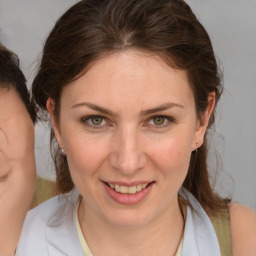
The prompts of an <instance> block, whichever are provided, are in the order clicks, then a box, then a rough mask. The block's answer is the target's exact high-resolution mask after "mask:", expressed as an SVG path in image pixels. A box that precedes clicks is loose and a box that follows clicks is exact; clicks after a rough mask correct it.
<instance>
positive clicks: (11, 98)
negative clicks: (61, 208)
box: [0, 88, 35, 256]
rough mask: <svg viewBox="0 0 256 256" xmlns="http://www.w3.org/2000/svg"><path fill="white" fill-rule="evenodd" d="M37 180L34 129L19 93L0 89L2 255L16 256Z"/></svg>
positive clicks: (0, 223)
mask: <svg viewBox="0 0 256 256" xmlns="http://www.w3.org/2000/svg"><path fill="white" fill-rule="evenodd" d="M34 180H35V159H34V125H33V123H32V121H31V119H30V116H29V114H28V112H27V110H26V108H25V106H24V104H23V102H22V100H21V99H20V97H19V96H18V94H17V93H16V91H15V90H14V89H11V88H10V89H9V90H7V89H0V227H1V228H0V244H1V246H0V255H6V256H9V255H14V252H15V249H16V245H17V242H18V238H19V235H20V231H21V228H22V224H23V221H24V218H25V215H26V213H27V211H28V209H29V206H30V202H31V199H32V194H33V188H34Z"/></svg>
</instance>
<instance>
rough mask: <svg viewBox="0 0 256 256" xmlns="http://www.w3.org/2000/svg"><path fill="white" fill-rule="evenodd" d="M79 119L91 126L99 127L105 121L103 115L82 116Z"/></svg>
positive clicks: (104, 123)
mask: <svg viewBox="0 0 256 256" xmlns="http://www.w3.org/2000/svg"><path fill="white" fill-rule="evenodd" d="M81 121H82V123H84V124H86V125H87V126H89V127H92V128H101V127H102V126H104V125H106V123H107V122H106V120H105V118H104V117H103V116H87V117H83V118H82V120H81Z"/></svg>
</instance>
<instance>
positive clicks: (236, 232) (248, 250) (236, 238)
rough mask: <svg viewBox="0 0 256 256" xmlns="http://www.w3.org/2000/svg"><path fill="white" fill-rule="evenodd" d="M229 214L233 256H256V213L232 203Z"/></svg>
mask: <svg viewBox="0 0 256 256" xmlns="http://www.w3.org/2000/svg"><path fill="white" fill-rule="evenodd" d="M229 213H230V221H231V237H232V250H233V255H234V256H236V255H239V256H243V255H245V256H256V211H255V210H252V209H250V208H248V207H246V206H244V205H241V204H238V203H231V204H230V206H229Z"/></svg>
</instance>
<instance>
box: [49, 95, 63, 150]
mask: <svg viewBox="0 0 256 256" xmlns="http://www.w3.org/2000/svg"><path fill="white" fill-rule="evenodd" d="M46 108H47V111H48V113H49V115H50V118H51V122H52V127H53V130H54V134H55V137H56V140H57V141H58V144H59V145H60V146H61V145H62V140H61V136H60V129H59V125H58V123H57V122H56V119H55V115H54V110H55V102H54V100H53V99H52V98H48V100H47V102H46Z"/></svg>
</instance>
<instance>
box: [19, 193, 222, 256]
mask: <svg viewBox="0 0 256 256" xmlns="http://www.w3.org/2000/svg"><path fill="white" fill-rule="evenodd" d="M180 195H181V196H182V197H183V198H185V199H187V200H189V201H190V203H191V205H192V206H193V207H194V209H195V210H196V211H197V213H198V214H197V213H195V212H194V211H192V209H191V208H190V207H187V218H186V223H185V230H184V237H183V246H182V247H183V248H182V253H181V255H182V256H191V255H193V256H197V255H198V256H221V254H220V249H219V244H218V240H217V236H216V234H215V231H214V228H213V226H212V223H211V221H210V219H209V218H208V216H207V215H206V213H205V211H204V210H203V208H202V207H201V206H200V204H199V203H198V202H197V200H196V199H195V198H194V197H193V196H192V195H191V194H190V193H189V192H187V191H186V190H183V191H182V192H180ZM77 199H78V195H77V194H74V193H73V194H67V195H62V196H57V197H54V198H52V199H50V200H48V201H47V202H45V203H43V204H41V205H39V206H38V207H36V208H34V209H33V210H31V211H29V213H28V214H27V217H26V219H25V222H24V225H23V229H22V233H21V237H20V241H19V244H18V247H17V250H16V254H15V255H16V256H35V255H37V256H47V255H50V256H64V255H65V256H84V253H83V250H82V247H81V244H80V241H79V237H78V233H77V229H76V223H75V209H76V202H77ZM86 256H87V255H86Z"/></svg>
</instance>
